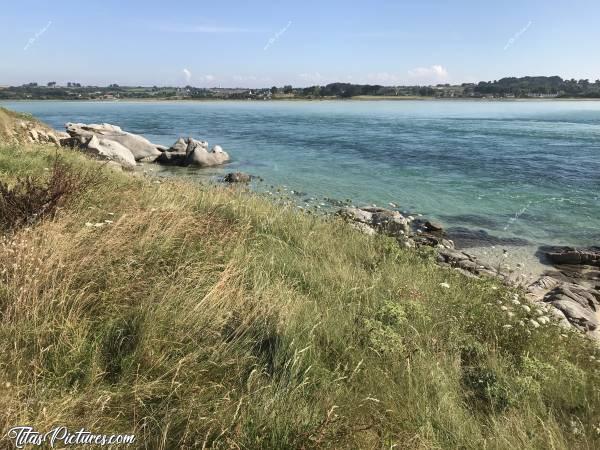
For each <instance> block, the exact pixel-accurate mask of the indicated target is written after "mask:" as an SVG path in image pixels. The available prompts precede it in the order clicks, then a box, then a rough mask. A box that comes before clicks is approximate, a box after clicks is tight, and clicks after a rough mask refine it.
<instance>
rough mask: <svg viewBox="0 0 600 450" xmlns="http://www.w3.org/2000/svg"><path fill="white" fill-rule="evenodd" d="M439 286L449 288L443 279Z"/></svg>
mask: <svg viewBox="0 0 600 450" xmlns="http://www.w3.org/2000/svg"><path fill="white" fill-rule="evenodd" d="M440 286H441V287H443V288H444V289H450V285H449V284H448V283H446V282H445V281H444V282H443V283H440Z"/></svg>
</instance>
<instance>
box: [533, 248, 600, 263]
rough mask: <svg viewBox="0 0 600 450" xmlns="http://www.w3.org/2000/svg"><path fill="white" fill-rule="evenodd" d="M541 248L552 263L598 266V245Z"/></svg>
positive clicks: (599, 254)
mask: <svg viewBox="0 0 600 450" xmlns="http://www.w3.org/2000/svg"><path fill="white" fill-rule="evenodd" d="M541 250H542V251H543V252H544V253H545V255H546V257H547V258H548V259H549V260H550V262H552V263H553V264H561V265H563V264H569V265H585V266H600V247H589V248H579V249H578V248H573V247H544V248H542V249H541Z"/></svg>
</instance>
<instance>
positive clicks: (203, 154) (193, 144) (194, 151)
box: [186, 139, 229, 167]
mask: <svg viewBox="0 0 600 450" xmlns="http://www.w3.org/2000/svg"><path fill="white" fill-rule="evenodd" d="M205 144H206V143H205V142H201V141H195V140H194V139H189V141H188V148H187V150H186V153H187V157H186V164H188V165H192V166H198V167H210V166H219V165H221V164H225V163H226V162H228V161H229V155H228V154H227V153H226V152H224V151H223V149H222V148H221V147H220V146H219V145H215V146H214V147H213V148H212V150H211V151H208V150H207V145H205Z"/></svg>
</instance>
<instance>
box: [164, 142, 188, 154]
mask: <svg viewBox="0 0 600 450" xmlns="http://www.w3.org/2000/svg"><path fill="white" fill-rule="evenodd" d="M187 148H188V143H187V141H186V140H184V139H183V138H179V139H177V141H176V142H175V143H174V144H173V145H171V147H170V148H169V149H167V151H168V152H175V153H185V151H186V150H187Z"/></svg>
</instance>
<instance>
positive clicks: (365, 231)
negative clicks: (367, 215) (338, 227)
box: [350, 222, 377, 236]
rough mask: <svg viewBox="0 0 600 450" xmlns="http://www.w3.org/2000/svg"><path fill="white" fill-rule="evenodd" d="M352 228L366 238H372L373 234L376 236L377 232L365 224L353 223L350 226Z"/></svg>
mask: <svg viewBox="0 0 600 450" xmlns="http://www.w3.org/2000/svg"><path fill="white" fill-rule="evenodd" d="M350 225H351V226H352V227H353V228H355V229H357V230H358V231H360V232H361V233H363V234H366V235H368V236H373V235H374V234H377V231H375V229H373V228H371V227H370V226H369V225H367V224H366V223H362V222H355V223H352V224H350Z"/></svg>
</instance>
